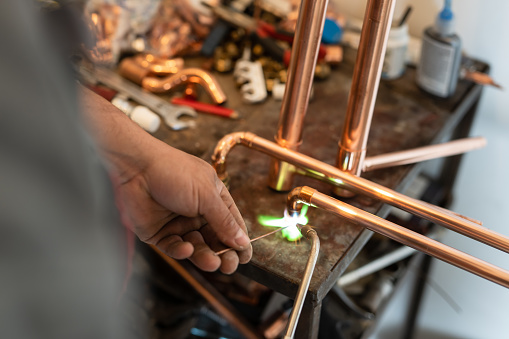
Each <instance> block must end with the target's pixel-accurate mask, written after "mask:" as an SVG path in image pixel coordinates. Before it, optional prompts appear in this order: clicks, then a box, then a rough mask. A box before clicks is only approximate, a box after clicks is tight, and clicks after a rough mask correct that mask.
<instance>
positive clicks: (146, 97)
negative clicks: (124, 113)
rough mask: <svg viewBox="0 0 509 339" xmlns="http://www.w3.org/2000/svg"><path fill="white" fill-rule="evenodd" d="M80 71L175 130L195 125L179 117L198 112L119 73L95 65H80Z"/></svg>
mask: <svg viewBox="0 0 509 339" xmlns="http://www.w3.org/2000/svg"><path fill="white" fill-rule="evenodd" d="M80 73H81V74H82V75H83V77H85V78H86V79H88V80H93V81H94V82H95V83H97V82H99V83H102V84H104V85H106V86H108V87H110V88H111V89H113V90H115V91H117V92H119V93H122V94H124V95H125V96H127V97H129V98H130V99H132V100H134V101H136V102H137V103H139V104H140V105H143V106H146V107H147V108H149V109H151V110H152V111H154V112H155V113H157V114H159V115H160V116H161V117H162V118H163V120H164V122H165V123H166V124H167V125H168V127H170V128H171V129H173V130H175V131H178V130H182V129H186V128H193V127H194V126H196V122H195V121H191V120H188V121H184V120H180V118H181V117H183V116H189V117H192V118H196V117H197V116H198V113H196V111H195V110H194V109H193V108H191V107H187V106H176V105H172V104H170V103H168V102H167V101H165V100H163V99H161V98H160V97H158V96H157V95H154V94H152V93H148V92H145V91H144V90H142V89H141V88H139V87H138V86H136V85H135V84H133V83H131V82H130V81H128V80H126V79H124V78H122V77H121V76H120V75H118V74H117V73H115V72H113V71H111V70H109V69H105V68H99V67H96V68H95V69H94V70H93V71H91V70H88V69H85V68H84V67H81V68H80Z"/></svg>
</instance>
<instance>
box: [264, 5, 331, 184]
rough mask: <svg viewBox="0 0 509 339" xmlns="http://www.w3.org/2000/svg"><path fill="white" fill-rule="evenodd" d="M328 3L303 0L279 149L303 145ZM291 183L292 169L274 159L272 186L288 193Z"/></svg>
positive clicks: (290, 68) (278, 141)
mask: <svg viewBox="0 0 509 339" xmlns="http://www.w3.org/2000/svg"><path fill="white" fill-rule="evenodd" d="M328 2H329V1H328V0H302V3H301V5H300V11H299V18H298V22H297V30H296V32H295V39H294V43H293V46H292V55H291V58H290V66H289V68H288V81H287V83H286V90H285V94H284V96H283V103H282V105H281V111H280V114H279V125H278V131H277V135H276V137H275V138H276V142H277V143H278V144H279V145H280V146H282V147H285V148H288V149H291V150H294V151H296V150H297V149H298V147H299V145H300V144H301V142H302V124H303V121H304V116H305V115H306V111H307V108H308V102H309V96H310V93H311V85H312V84H313V76H314V73H315V66H316V60H317V58H318V48H319V47H320V41H321V38H322V31H323V25H324V22H325V14H326V11H327V5H328ZM292 182H293V171H292V166H291V165H289V164H287V163H283V162H281V161H279V160H273V161H272V164H271V170H270V174H269V186H270V187H271V188H273V189H275V190H278V191H288V190H290V189H291V188H292Z"/></svg>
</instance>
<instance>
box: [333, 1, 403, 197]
mask: <svg viewBox="0 0 509 339" xmlns="http://www.w3.org/2000/svg"><path fill="white" fill-rule="evenodd" d="M395 3H396V1H395V0H369V1H368V3H367V6H366V14H365V16H364V23H363V27H362V33H361V40H360V43H359V50H358V52H357V59H356V61H355V67H354V73H353V80H352V88H351V90H350V95H349V97H348V106H347V110H346V118H345V123H344V125H343V133H342V137H341V141H340V142H339V150H338V156H337V163H336V165H337V167H338V168H339V169H341V170H342V171H345V172H348V173H352V174H354V175H359V174H360V171H361V168H362V162H363V160H364V157H365V155H366V143H367V140H368V134H369V128H370V125H371V117H372V115H373V109H374V106H375V100H376V94H377V91H378V85H379V83H380V74H381V72H382V66H383V61H384V55H385V49H386V47H387V39H388V37H389V30H390V27H391V22H392V16H393V13H394V5H395ZM336 193H337V194H339V195H347V194H348V193H347V192H345V191H344V190H342V189H336Z"/></svg>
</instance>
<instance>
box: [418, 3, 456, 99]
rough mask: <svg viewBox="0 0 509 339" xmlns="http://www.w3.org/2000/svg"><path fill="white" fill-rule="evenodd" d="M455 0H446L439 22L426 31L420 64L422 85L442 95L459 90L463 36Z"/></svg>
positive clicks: (439, 95) (420, 82)
mask: <svg viewBox="0 0 509 339" xmlns="http://www.w3.org/2000/svg"><path fill="white" fill-rule="evenodd" d="M451 1H452V0H445V5H444V9H443V10H442V11H441V12H440V13H439V15H438V17H437V19H436V22H435V25H434V26H433V27H429V28H427V29H426V30H425V31H424V35H423V38H422V51H421V58H420V61H419V63H418V65H417V84H418V85H419V87H420V88H422V89H423V90H425V91H426V92H429V93H431V94H433V95H436V96H438V97H441V98H447V97H449V96H451V95H452V94H453V93H454V91H455V90H456V85H457V83H458V78H459V71H460V63H461V39H460V38H459V37H458V36H457V35H456V34H455V33H454V15H453V13H452V10H451Z"/></svg>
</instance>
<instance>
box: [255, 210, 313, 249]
mask: <svg viewBox="0 0 509 339" xmlns="http://www.w3.org/2000/svg"><path fill="white" fill-rule="evenodd" d="M307 211H308V206H307V205H304V206H302V210H301V212H300V214H299V216H297V217H292V216H290V215H288V212H287V211H286V210H285V214H284V217H283V218H277V217H272V216H268V215H259V216H258V222H259V223H260V225H263V226H269V227H286V226H288V225H290V226H288V227H286V228H285V229H284V230H282V231H281V233H282V234H283V237H285V238H286V239H288V240H289V241H297V240H299V239H300V238H301V237H302V234H301V233H300V230H299V228H298V227H297V224H300V225H306V224H307V223H308V221H309V220H308V218H307V217H306V213H307Z"/></svg>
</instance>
